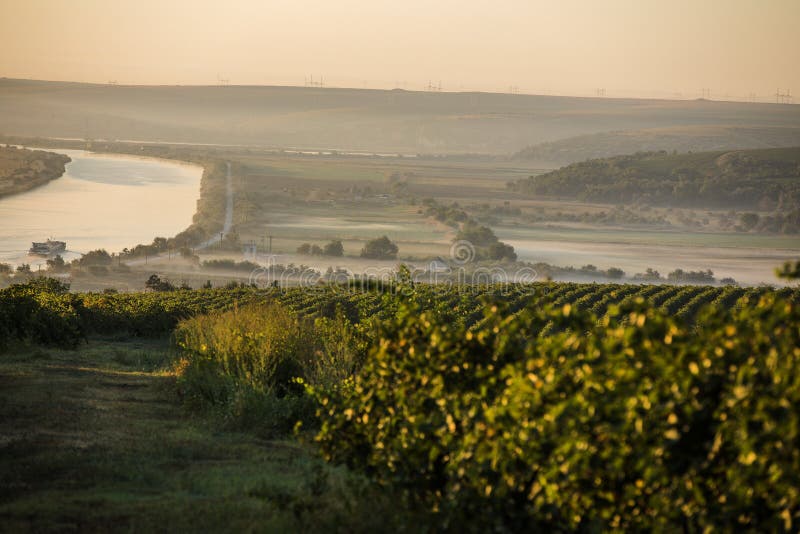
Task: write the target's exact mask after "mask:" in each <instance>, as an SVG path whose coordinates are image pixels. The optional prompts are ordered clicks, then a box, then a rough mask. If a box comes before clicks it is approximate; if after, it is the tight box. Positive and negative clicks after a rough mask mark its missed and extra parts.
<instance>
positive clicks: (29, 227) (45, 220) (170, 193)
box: [0, 149, 203, 270]
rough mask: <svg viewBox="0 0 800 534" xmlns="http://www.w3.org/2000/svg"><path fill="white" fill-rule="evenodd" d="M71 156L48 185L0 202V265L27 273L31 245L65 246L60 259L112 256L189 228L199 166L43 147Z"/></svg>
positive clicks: (35, 263)
mask: <svg viewBox="0 0 800 534" xmlns="http://www.w3.org/2000/svg"><path fill="white" fill-rule="evenodd" d="M44 150H48V151H50V152H56V153H59V154H66V155H68V156H69V157H70V158H72V162H70V163H68V164H67V168H66V172H65V173H64V175H63V176H61V177H60V178H57V179H55V180H53V181H51V182H50V183H48V184H46V185H44V186H41V187H38V188H36V189H33V190H31V191H27V192H25V193H21V194H18V195H13V196H10V197H6V198H2V199H0V262H3V263H10V264H12V265H19V264H22V263H28V264H30V266H31V269H33V270H37V269H38V268H39V266H41V268H42V269H44V268H45V267H46V264H45V258H42V257H38V256H29V255H28V249H29V248H30V246H31V242H32V241H44V240H46V239H47V238H53V239H56V240H59V241H66V243H67V252H66V253H64V254H62V256H63V257H64V259H65V260H67V261H69V260H71V259H74V258H77V257H80V255H81V254H83V253H86V252H88V251H90V250H95V249H98V248H104V249H106V250H107V251H108V252H118V251H120V250H122V249H123V248H125V247H132V246H134V245H137V244H140V243H150V242H151V241H152V240H153V238H154V237H156V236H164V237H169V236H173V235H175V234H177V233H178V232H180V231H182V230H184V229H185V228H186V227H188V226H189V225H190V224H191V223H192V215H194V212H195V209H196V206H197V199H198V198H199V197H200V178H201V176H202V173H203V169H202V168H201V167H199V166H196V165H190V164H185V163H180V162H174V161H168V160H160V159H154V158H143V157H136V156H127V155H117V154H99V153H94V152H86V151H82V150H67V149H44Z"/></svg>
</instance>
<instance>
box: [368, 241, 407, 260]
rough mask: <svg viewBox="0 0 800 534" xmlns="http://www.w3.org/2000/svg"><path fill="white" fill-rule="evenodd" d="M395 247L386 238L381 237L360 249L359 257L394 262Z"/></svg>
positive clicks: (395, 256) (396, 249) (395, 255)
mask: <svg viewBox="0 0 800 534" xmlns="http://www.w3.org/2000/svg"><path fill="white" fill-rule="evenodd" d="M398 250H399V249H398V248H397V245H395V244H394V243H392V241H391V240H390V239H389V238H388V237H387V236H382V237H379V238H377V239H373V240H371V241H367V244H366V245H364V248H362V249H361V257H362V258H369V259H373V260H394V259H397V251H398Z"/></svg>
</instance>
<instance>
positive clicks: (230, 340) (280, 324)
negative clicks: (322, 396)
mask: <svg viewBox="0 0 800 534" xmlns="http://www.w3.org/2000/svg"><path fill="white" fill-rule="evenodd" d="M174 337H175V342H176V344H177V346H178V347H179V348H180V349H181V357H180V360H179V362H178V363H177V365H176V373H177V376H178V385H179V388H180V391H181V395H182V397H183V398H184V400H185V401H186V402H188V403H189V404H190V405H194V406H197V407H203V406H210V407H214V408H216V409H218V410H222V411H223V412H224V414H225V416H226V417H228V418H229V419H230V421H231V422H233V423H234V424H236V425H237V426H239V425H241V426H246V427H257V428H258V429H259V430H260V431H262V432H264V433H267V434H270V435H274V434H279V433H286V432H288V431H289V430H291V429H292V428H293V427H294V425H295V423H296V422H297V421H312V420H313V413H314V408H313V403H312V402H311V400H310V399H309V398H307V397H305V396H304V395H303V387H302V383H303V382H305V383H307V384H311V385H313V386H315V387H325V388H333V387H336V386H337V385H339V384H341V383H342V382H343V381H345V380H346V379H347V378H349V377H350V376H352V375H353V374H354V372H355V371H356V369H358V368H359V367H360V365H361V363H362V362H363V358H364V355H365V354H366V348H367V341H366V339H365V337H364V335H363V331H361V330H359V329H357V328H356V327H355V326H354V325H353V324H351V323H350V322H349V321H348V320H347V319H346V317H345V316H344V314H343V313H342V312H340V311H337V312H336V313H335V314H334V316H333V317H331V318H327V317H320V318H317V319H316V320H311V319H308V318H301V317H299V316H297V315H296V314H294V313H292V312H291V311H289V310H288V309H287V308H286V307H285V306H282V305H280V304H277V303H269V304H254V305H250V306H246V307H242V308H235V309H233V310H230V311H226V312H217V313H211V314H208V315H201V316H198V317H194V318H191V319H187V320H185V321H182V322H181V323H180V324H179V325H178V327H177V328H176V330H175V334H174Z"/></svg>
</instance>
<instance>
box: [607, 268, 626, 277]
mask: <svg viewBox="0 0 800 534" xmlns="http://www.w3.org/2000/svg"><path fill="white" fill-rule="evenodd" d="M606 276H607V277H609V278H611V279H613V280H618V279H620V278H622V277H623V276H625V271H623V270H622V269H620V268H618V267H609V268H608V270H607V271H606Z"/></svg>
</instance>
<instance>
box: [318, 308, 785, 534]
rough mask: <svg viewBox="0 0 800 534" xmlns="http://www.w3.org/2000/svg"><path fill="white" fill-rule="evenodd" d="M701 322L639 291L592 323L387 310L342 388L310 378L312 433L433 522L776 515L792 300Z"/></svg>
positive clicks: (752, 521)
mask: <svg viewBox="0 0 800 534" xmlns="http://www.w3.org/2000/svg"><path fill="white" fill-rule="evenodd" d="M700 323H701V324H702V325H703V327H702V329H700V330H696V331H695V330H694V329H693V328H691V327H690V326H688V325H684V324H683V323H680V322H677V321H676V320H674V319H673V318H671V317H668V316H665V315H664V314H662V313H661V312H659V311H658V310H656V309H654V308H652V307H649V306H647V305H645V304H644V302H643V301H641V300H639V301H636V302H628V303H626V304H625V305H624V307H623V308H622V309H617V310H615V311H612V313H611V315H610V316H608V317H606V318H604V319H603V320H602V321H599V322H598V320H597V319H596V318H595V317H594V316H592V315H590V314H584V313H576V312H575V310H574V309H572V308H571V307H570V306H568V305H567V306H564V307H563V308H560V309H547V310H540V309H538V308H537V309H533V308H529V309H525V310H522V311H521V312H519V313H516V314H505V313H502V310H498V309H497V308H496V307H494V308H490V309H489V310H488V313H487V316H486V320H485V321H484V322H483V323H481V324H480V326H479V327H477V328H473V329H471V330H470V329H467V328H465V327H460V326H458V325H457V324H456V325H454V324H452V322H450V321H447V320H441V319H439V318H437V317H436V316H435V315H432V314H430V313H427V312H423V313H420V311H419V310H417V309H415V308H414V307H404V308H403V307H401V309H400V311H399V313H398V316H397V318H396V319H395V320H392V321H390V322H389V323H387V324H386V325H385V326H384V327H382V330H381V332H380V336H379V340H378V341H377V342H376V343H375V344H374V346H373V349H372V351H371V354H370V356H369V358H367V361H366V364H365V365H364V367H363V369H362V370H361V372H360V373H359V374H358V375H357V377H356V378H355V381H354V383H353V384H352V387H348V388H338V389H336V390H333V391H326V392H323V391H314V395H315V396H316V398H317V399H318V402H319V404H320V409H319V412H318V413H319V416H320V418H321V421H322V423H321V425H322V426H321V430H320V432H319V434H318V436H317V441H318V443H319V444H320V446H321V447H322V450H323V452H324V453H325V455H326V457H327V458H328V459H329V460H332V461H337V462H345V463H347V464H348V465H350V466H352V467H355V468H360V469H362V470H364V471H366V472H367V473H369V474H371V475H372V476H373V477H374V478H375V479H376V480H377V481H379V482H380V483H382V484H387V485H388V484H391V485H392V486H394V487H396V488H399V489H400V490H401V491H403V492H404V494H405V495H406V498H407V499H408V500H409V501H411V502H416V503H421V504H423V505H424V506H426V507H428V508H429V509H432V510H435V511H438V519H439V521H440V525H439V526H440V527H441V528H443V529H458V528H460V527H461V526H464V525H468V526H469V527H470V528H472V529H474V530H481V529H484V530H525V529H533V530H536V529H546V530H570V531H572V530H591V531H601V530H658V531H665V530H666V531H671V530H684V531H685V530H688V531H697V532H699V531H704V530H708V529H712V530H713V529H721V530H739V529H752V530H764V531H776V530H783V529H785V530H791V529H792V528H793V525H797V524H798V521H800V493H798V491H797V487H798V483H799V481H798V478H797V473H798V472H800V457H799V456H798V455H797V453H796V451H797V443H798V440H800V412H799V411H798V409H797V406H798V405H799V404H798V403H800V387H798V384H800V349H798V347H800V328H798V325H799V324H800V309H798V307H797V305H796V304H795V305H792V304H788V303H786V302H783V301H780V300H775V298H774V296H768V297H765V298H764V299H762V300H761V301H760V302H759V303H758V304H755V305H750V306H747V307H744V308H742V309H739V310H735V311H733V312H721V310H720V309H718V308H716V309H713V310H710V311H708V312H706V313H704V314H702V315H701V321H700ZM545 325H550V326H549V327H548V330H549V331H551V332H554V333H553V334H551V335H547V336H541V335H538V333H539V332H541V331H542V329H543V327H544V326H545Z"/></svg>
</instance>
